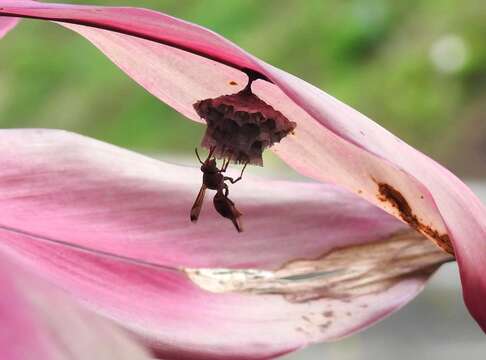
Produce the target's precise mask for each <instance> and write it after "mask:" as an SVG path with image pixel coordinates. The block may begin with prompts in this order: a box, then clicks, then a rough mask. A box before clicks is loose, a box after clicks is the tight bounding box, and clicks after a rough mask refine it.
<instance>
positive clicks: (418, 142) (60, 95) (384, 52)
mask: <svg viewBox="0 0 486 360" xmlns="http://www.w3.org/2000/svg"><path fill="white" fill-rule="evenodd" d="M64 2H71V3H91V4H94V3H98V4H103V5H128V6H144V7H149V8H153V9H157V10H161V11H164V12H166V13H168V14H171V15H174V16H177V17H180V18H183V19H186V20H189V21H193V22H196V23H198V24H201V25H203V26H206V27H208V28H210V29H212V30H215V31H217V32H219V33H220V34H222V35H224V36H225V37H227V38H229V39H231V40H233V41H234V42H236V43H237V44H239V45H240V46H242V47H243V48H245V49H246V50H248V51H250V52H251V53H253V54H255V55H257V56H258V57H260V58H262V59H263V60H265V61H267V62H270V63H271V64H273V65H275V66H278V67H280V68H282V69H284V70H286V71H288V72H291V73H293V74H295V75H298V76H299V77H301V78H303V79H305V80H307V81H308V82H311V83H313V84H315V85H317V86H318V87H320V88H322V89H324V90H326V91H327V92H329V93H331V94H332V95H334V96H336V97H337V98H339V99H341V100H343V101H345V102H346V103H348V104H350V105H352V106H353V107H355V108H356V109H358V110H360V111H361V112H363V113H365V114H366V115H368V116H369V117H371V118H373V119H374V120H375V121H377V122H378V123H380V124H382V125H383V126H384V127H386V128H387V129H389V130H391V131H392V132H394V133H395V134H397V135H398V136H400V137H401V138H402V139H404V140H405V141H407V142H408V143H410V144H411V145H413V146H414V147H416V148H418V149H420V150H422V151H423V152H425V153H427V154H429V155H430V156H432V157H433V158H435V159H437V160H439V161H440V162H441V163H442V164H445V165H446V166H447V167H448V168H449V169H451V170H452V171H453V172H455V173H456V174H457V175H459V176H460V177H462V178H464V179H466V180H467V181H469V182H470V183H471V184H472V186H473V188H474V189H475V190H476V191H477V192H478V193H479V194H480V195H481V196H482V197H483V199H485V198H486V191H485V188H486V187H485V184H486V183H484V182H483V181H484V179H486V119H485V117H486V2H485V1H478V0H463V1H458V0H457V1H454V0H421V1H417V0H390V1H386V0H362V1H357V0H355V1H351V0H305V1H281V0H266V1H258V0H232V1H229V0H221V1H210V0H171V1H169V0H165V1H162V0H161V1H156V0H153V1H148V0H145V1H142V0H140V1H135V0H98V1H89V0H85V1H82V2H81V1H64ZM0 127H2V128H10V127H15V128H17V127H51V128H62V129H67V130H71V131H75V132H78V133H82V134H85V135H88V136H91V137H95V138H98V139H100V140H103V141H107V142H111V143H114V144H116V145H120V146H123V147H127V148H130V149H133V150H136V151H141V152H145V153H148V154H153V155H155V156H161V157H163V158H173V157H178V158H181V159H189V157H190V156H192V151H193V149H194V146H195V145H196V144H198V143H199V141H200V139H201V137H202V134H203V131H204V128H203V126H202V125H199V124H195V123H193V122H191V121H187V120H185V119H183V118H182V117H181V116H180V115H179V114H178V113H176V112H175V111H173V110H172V109H170V108H168V107H167V106H166V105H165V104H163V103H161V102H160V101H158V100H157V99H155V98H153V97H152V96H151V95H149V94H147V93H146V92H145V91H144V90H143V89H142V88H141V87H139V86H138V85H137V84H135V83H134V82H133V81H132V80H130V79H129V78H127V77H126V76H125V75H124V74H123V73H122V72H121V71H120V70H119V69H118V68H117V67H115V66H114V65H113V64H112V63H111V62H110V61H109V60H107V59H106V58H105V57H104V56H102V55H101V54H100V53H99V51H98V50H97V49H95V48H94V47H93V46H92V45H90V44H89V43H88V42H87V41H86V40H84V39H83V38H81V37H79V36H77V35H75V34H74V33H72V32H70V31H68V30H65V29H63V28H61V27H59V26H57V25H55V24H50V23H45V22H39V21H34V20H26V21H23V22H22V24H21V25H20V26H19V27H18V28H17V29H16V30H15V31H13V32H12V33H10V34H9V35H8V36H7V37H6V38H5V39H3V40H2V41H1V42H0ZM266 161H267V162H268V163H269V164H270V166H271V167H272V168H276V169H277V168H278V169H279V170H278V171H279V172H280V173H285V171H286V170H285V168H284V165H282V164H281V163H279V162H278V160H276V159H275V158H273V157H270V158H269V159H267V160H266ZM289 176H290V175H289ZM485 304H486V300H485ZM392 356H393V358H394V359H396V360H399V359H408V358H410V357H411V356H413V357H415V358H418V359H425V358H427V359H429V358H430V359H433V358H437V359H439V358H440V359H442V360H446V359H458V358H460V357H462V358H465V359H484V357H485V356H486V341H485V338H484V335H483V334H482V333H481V332H480V330H479V329H478V328H477V326H476V325H475V324H474V323H473V321H472V320H471V319H470V316H469V315H468V313H467V311H466V310H465V309H464V305H463V303H462V299H461V295H460V286H459V279H458V276H457V269H456V267H455V265H452V264H450V265H447V266H446V267H445V268H444V269H443V270H442V271H441V272H440V273H439V274H438V276H436V278H435V279H434V281H433V282H432V285H431V286H430V287H429V288H427V290H426V291H425V292H424V294H423V295H422V296H420V297H419V298H418V299H417V300H416V301H414V302H413V303H412V304H411V305H409V306H408V307H407V308H406V309H404V310H402V311H401V312H399V313H398V314H396V315H394V316H392V317H391V318H390V319H388V320H386V321H384V322H383V323H382V324H380V325H378V326H376V327H374V328H373V329H371V330H368V331H366V332H364V333H363V334H362V335H358V336H355V337H353V338H351V339H348V340H345V341H342V342H338V343H335V344H326V345H319V346H315V347H311V348H310V349H308V350H304V351H302V352H300V353H297V354H295V355H290V356H288V357H286V358H287V359H289V360H290V359H294V360H295V359H323V358H332V359H340V360H343V359H389V358H390V357H392Z"/></svg>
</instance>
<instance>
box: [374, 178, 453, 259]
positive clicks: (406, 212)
mask: <svg viewBox="0 0 486 360" xmlns="http://www.w3.org/2000/svg"><path fill="white" fill-rule="evenodd" d="M377 184H378V191H379V195H378V199H380V200H381V201H384V202H388V203H389V204H391V205H392V206H393V207H394V208H395V209H397V210H398V213H399V215H400V217H401V218H402V220H403V221H405V222H406V223H407V224H409V225H410V226H411V227H412V228H414V229H415V230H417V231H419V232H421V233H422V234H424V235H427V236H428V237H429V238H431V239H432V240H433V241H434V242H435V243H436V244H437V246H439V247H440V248H441V249H442V250H444V251H446V252H448V253H449V254H452V255H454V248H453V247H452V244H451V241H450V238H449V235H448V234H440V233H439V232H438V231H437V230H435V229H433V228H432V227H431V226H430V225H427V224H424V223H422V222H421V221H420V219H419V218H418V217H417V216H416V215H415V214H414V212H413V210H412V208H411V207H410V204H409V203H408V201H407V200H406V199H405V197H404V196H403V195H402V194H401V193H400V191H398V190H397V189H395V188H394V187H393V186H391V185H389V184H386V183H377Z"/></svg>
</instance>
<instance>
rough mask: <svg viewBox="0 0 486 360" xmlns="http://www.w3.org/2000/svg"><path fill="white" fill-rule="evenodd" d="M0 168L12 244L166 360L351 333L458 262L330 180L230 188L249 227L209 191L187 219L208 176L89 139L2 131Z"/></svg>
mask: <svg viewBox="0 0 486 360" xmlns="http://www.w3.org/2000/svg"><path fill="white" fill-rule="evenodd" d="M0 167H1V168H2V171H1V172H0V204H1V206H2V211H1V212H0V237H1V238H2V242H1V243H0V247H1V249H3V250H4V251H6V252H8V254H9V255H11V256H12V257H14V258H15V259H17V260H18V261H20V262H21V263H22V264H24V265H25V266H28V267H29V268H30V269H32V270H33V271H36V272H37V273H39V274H41V275H42V276H44V277H46V278H47V279H49V280H50V281H51V282H53V283H55V284H57V285H59V286H60V287H62V288H64V289H65V290H67V291H68V292H69V293H71V294H73V295H74V296H75V297H76V298H79V299H81V300H82V301H83V302H84V303H86V304H87V305H88V306H90V307H91V308H92V309H93V310H95V311H97V312H99V313H100V314H103V315H104V316H106V317H109V318H111V319H114V320H115V321H117V322H119V323H120V324H122V325H124V326H126V327H127V328H128V329H129V330H131V331H132V332H134V333H136V334H138V335H139V336H140V337H141V338H143V339H144V340H145V341H147V343H149V344H151V345H152V346H153V347H154V348H155V349H156V350H157V351H158V354H159V355H161V356H164V357H166V358H195V357H196V356H199V357H202V358H206V359H208V358H214V359H250V358H268V357H271V356H276V355H279V354H282V353H285V352H288V351H291V350H293V349H296V348H300V347H302V346H305V345H306V344H309V343H312V342H317V341H324V340H333V339H337V338H340V337H343V336H346V335H349V334H351V333H354V332H356V331H358V330H360V329H363V328H365V327H367V326H369V325H371V324H372V323H374V322H376V321H378V320H380V319H381V318H383V317H384V316H386V315H388V314H389V313H391V312H393V311H395V310H397V309H398V308H400V307H401V306H403V305H404V304H405V303H407V302H408V301H410V299H412V298H413V297H414V296H415V295H416V294H417V292H419V291H420V290H421V288H422V286H423V284H424V282H425V281H426V280H427V278H428V277H429V276H430V274H431V273H432V272H433V270H434V269H435V268H436V267H437V266H438V265H439V264H441V263H443V262H444V261H448V260H450V257H448V256H447V254H445V253H443V252H442V251H440V250H438V249H437V248H436V247H435V246H434V245H433V244H432V243H430V242H429V241H428V240H426V239H425V238H424V237H422V236H421V235H418V234H417V233H415V232H413V231H410V230H408V229H407V227H406V226H404V225H403V224H402V223H401V222H399V221H397V220H396V219H394V218H393V217H392V216H390V215H388V214H386V213H385V212H383V211H382V210H381V209H379V208H377V207H374V206H372V205H370V204H369V203H367V202H365V201H363V200H361V199H359V198H358V197H356V196H354V195H353V194H350V193H348V192H345V191H344V190H341V189H339V188H337V187H335V186H331V185H324V184H313V183H291V182H281V181H268V180H267V181H263V180H258V179H252V178H251V177H247V178H246V179H245V182H243V183H241V184H238V185H235V186H234V187H233V189H234V191H233V192H232V193H231V194H230V195H231V197H232V199H233V200H234V201H235V203H236V204H237V206H238V208H239V209H240V210H241V211H242V212H243V213H244V215H243V220H244V226H245V232H243V233H241V234H239V233H237V232H236V231H235V230H234V228H233V227H232V224H231V223H230V222H229V221H227V220H226V219H223V218H221V217H220V216H219V215H218V214H217V213H216V212H215V210H214V209H212V208H211V206H210V205H211V204H210V200H211V196H212V194H211V193H209V192H208V194H207V197H208V199H207V200H209V201H207V202H206V204H205V206H204V208H203V211H202V213H201V216H200V219H199V221H198V223H197V224H191V223H190V221H189V209H190V207H191V205H192V202H193V200H194V197H195V196H196V194H197V191H198V187H199V186H200V181H201V180H200V171H199V169H196V168H188V167H180V166H175V165H169V164H165V163H162V162H158V161H156V160H153V159H150V158H147V157H143V156H141V155H137V154H134V153H132V152H129V151H126V150H123V149H120V148H117V147H114V146H111V145H108V144H104V143H101V142H98V141H95V140H92V139H89V138H85V137H82V136H78V135H74V134H70V133H66V132H62V131H49V130H2V131H0ZM233 193H234V196H233ZM94 249H95V250H94ZM411 260H413V261H411Z"/></svg>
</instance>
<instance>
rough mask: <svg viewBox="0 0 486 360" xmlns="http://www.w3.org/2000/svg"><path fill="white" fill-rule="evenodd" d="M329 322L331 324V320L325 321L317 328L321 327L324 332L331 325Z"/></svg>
mask: <svg viewBox="0 0 486 360" xmlns="http://www.w3.org/2000/svg"><path fill="white" fill-rule="evenodd" d="M331 324H332V321H331V320H329V321H326V322H325V323H324V324H320V325H319V329H321V331H322V332H324V331H326V330H327V329H328V328H329V326H331Z"/></svg>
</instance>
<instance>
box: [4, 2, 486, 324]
mask: <svg viewBox="0 0 486 360" xmlns="http://www.w3.org/2000/svg"><path fill="white" fill-rule="evenodd" d="M0 5H1V6H2V7H4V9H3V10H1V11H0V14H1V13H3V14H9V15H12V16H27V17H36V18H43V19H51V20H57V21H64V22H70V23H77V24H83V25H88V26H94V27H98V28H104V29H110V30H113V31H116V32H118V33H117V34H115V33H114V32H108V31H105V30H99V29H96V28H88V27H83V26H79V25H66V24H65V23H64V24H63V25H65V26H67V27H69V28H71V29H73V30H75V31H77V32H79V33H81V34H82V35H84V36H85V37H87V38H88V39H89V40H90V41H92V42H93V43H94V44H95V45H96V46H98V47H99V48H100V49H101V50H102V51H103V52H105V54H106V55H107V56H108V57H110V58H111V59H112V60H113V61H114V62H115V63H116V64H118V65H119V66H120V67H121V68H122V69H123V70H124V71H125V72H127V73H128V74H129V75H130V76H131V77H133V78H134V79H135V80H136V81H138V82H139V83H140V84H141V85H142V86H144V87H145V88H146V89H147V90H149V91H150V92H152V93H153V94H154V95H156V96H158V97H159V98H160V99H161V100H163V101H165V102H167V103H168V104H169V105H171V106H173V107H174V108H175V109H177V110H178V111H180V112H181V113H183V114H184V115H186V116H188V117H189V118H191V119H194V120H198V119H197V117H196V115H195V114H194V112H193V110H192V108H191V105H192V103H191V102H192V100H193V97H192V94H197V96H198V97H199V98H198V100H200V99H202V98H205V97H210V96H211V95H209V94H207V95H206V94H205V92H204V90H201V89H200V88H199V87H200V85H201V84H203V85H208V83H209V84H211V86H210V90H209V91H208V93H209V92H211V93H212V91H213V90H214V92H218V91H219V92H220V93H219V94H218V95H222V94H226V93H228V92H229V91H230V89H228V86H227V80H228V79H230V78H232V77H233V70H232V69H231V68H230V67H233V68H236V69H242V68H248V69H251V70H253V71H256V72H258V73H260V74H262V75H263V76H266V77H267V78H269V79H271V81H272V82H273V83H274V84H275V85H272V84H269V83H266V82H263V81H257V82H256V83H254V86H253V88H254V91H255V92H256V93H257V94H258V95H260V96H261V97H262V98H264V99H265V100H266V101H267V102H269V103H270V104H272V105H274V106H275V107H276V108H277V109H278V110H280V111H281V112H283V113H284V114H286V115H287V117H289V119H290V120H292V121H295V122H297V123H298V126H297V130H296V135H295V137H293V138H291V139H289V140H288V141H284V142H283V143H282V145H280V146H278V147H276V148H275V151H276V152H277V154H278V155H279V156H281V157H282V159H283V160H284V161H286V162H287V163H288V164H289V165H291V166H292V167H294V168H295V169H297V170H298V171H300V172H301V173H302V174H304V175H307V176H309V177H312V178H314V179H317V180H321V181H331V182H334V183H338V184H340V185H343V186H345V187H346V188H348V189H350V190H352V191H354V192H357V193H359V195H360V196H362V197H364V198H365V199H367V200H368V201H370V202H372V203H374V204H375V205H377V206H379V207H381V208H383V209H385V210H386V211H388V212H389V213H391V214H393V215H395V216H396V217H398V218H401V219H406V220H407V219H408V221H409V222H410V216H409V215H410V214H403V213H399V212H398V211H397V209H396V201H395V200H396V199H388V200H386V199H384V196H383V194H382V193H381V192H380V189H381V190H383V187H384V186H385V187H387V188H388V189H394V190H396V192H395V194H399V195H400V197H401V198H402V199H405V200H406V201H407V202H408V205H409V208H410V209H411V210H412V212H413V213H412V216H415V218H416V219H417V220H416V221H415V222H414V223H413V224H412V225H413V226H414V227H416V228H418V229H419V230H420V231H422V232H423V233H425V234H426V235H427V236H428V237H429V238H431V239H432V240H433V241H435V242H437V243H439V244H440V245H441V246H443V247H449V248H450V246H451V245H452V246H453V247H454V252H455V255H456V257H457V260H458V263H459V266H460V271H461V278H462V282H463V290H464V297H465V301H466V304H467V306H468V307H469V310H470V311H471V313H472V314H473V316H474V317H475V318H476V320H477V321H478V323H479V324H480V326H482V327H483V329H485V330H486V308H485V307H484V306H483V304H482V300H481V299H483V298H485V297H486V279H485V277H484V275H483V274H484V272H485V270H486V269H485V268H484V264H486V251H484V249H485V248H486V226H485V220H484V219H485V215H486V211H485V209H484V206H483V205H482V204H481V203H480V202H479V200H478V199H477V198H476V197H475V196H474V195H473V194H472V192H471V191H470V190H469V189H468V188H467V187H466V186H465V185H464V184H463V183H462V182H461V181H460V180H458V179H457V178H456V177H455V176H454V175H452V174H451V173H450V172H448V171H447V170H446V169H444V168H442V167H441V166H440V165H438V164H437V163H435V162H434V161H433V160H431V159H429V158H427V157H426V156H424V155H423V154H421V153H420V152H418V151H416V150H415V149H413V148H411V147H410V146H408V145H407V144H405V143H404V142H402V141H401V140H400V139H398V138H396V137H395V136H393V135H392V134H390V133H389V132H387V131H386V130H385V129H383V128H381V127H380V126H379V125H377V124H375V123H374V122H373V121H371V120H370V119H368V118H366V117H365V116H364V115H362V114H360V113H359V112H357V111H355V110H354V109H351V108H350V107H348V106H347V105H345V104H343V103H341V102H340V101H338V100H336V99H334V98H332V97H331V96H329V95H328V94H326V93H324V92H323V91H321V90H319V89H317V88H315V87H313V86H312V85H309V84H308V83H306V82H304V81H302V80H300V79H298V78H296V77H294V76H292V75H289V74H287V73H285V72H283V71H281V70H279V69H276V68H274V67H272V66H270V65H268V64H266V63H264V62H262V61H260V60H258V59H256V58H254V57H252V56H251V55H249V54H247V53H245V52H244V51H243V50H241V49H239V48H238V47H236V46H235V45H233V44H232V43H230V42H229V41H227V40H226V39H224V38H222V37H220V36H219V35H217V34H215V33H213V32H211V31H208V30H206V29H204V28H201V27H199V26H196V25H192V24H190V23H187V22H184V21H181V20H178V19H175V18H172V17H168V16H166V15H163V14H159V13H156V12H153V11H148V10H141V9H130V8H103V7H90V6H86V7H81V6H72V5H54V4H35V3H29V4H28V5H23V4H19V3H16V2H12V1H0ZM122 33H127V34H131V35H135V36H137V37H140V38H145V39H150V40H153V41H156V42H159V43H162V44H165V45H160V44H159V45H155V44H149V43H148V42H147V41H146V40H142V39H137V38H135V37H131V36H126V35H123V34H122ZM176 48H177V49H176ZM179 49H183V50H187V51H188V52H181V51H182V50H179ZM194 54H199V55H203V56H204V57H205V58H207V59H213V60H217V61H218V62H220V64H217V63H214V64H213V66H214V71H213V72H212V73H211V72H208V71H209V68H210V63H208V62H207V61H206V60H205V59H203V58H202V57H199V56H197V55H194ZM180 58H184V60H182V61H180V62H179V61H177V59H180ZM147 59H150V61H147ZM147 64H150V66H147ZM158 64H159V65H158ZM201 64H203V65H201ZM222 64H226V65H230V67H228V66H226V65H222ZM199 67H200V69H201V71H199V72H198V76H196V77H193V76H192V75H191V76H188V77H185V76H184V75H181V74H186V72H187V74H194V72H195V70H197V68H199ZM196 73H197V71H196ZM212 76H219V78H216V77H215V78H214V81H211V78H212ZM221 76H222V78H223V80H221ZM235 76H236V75H235ZM154 78H155V79H157V81H156V82H155V83H154V82H153V81H152V79H154ZM216 79H218V80H216ZM241 81H242V80H241V78H238V79H236V82H237V83H238V85H241ZM169 84H170V86H169ZM171 86H174V87H175V88H176V89H178V90H179V91H180V92H181V93H183V92H184V90H186V91H187V93H184V94H181V93H178V94H177V95H176V96H175V97H173V96H171V94H168V93H167V91H166V90H164V89H167V88H170V87H171ZM198 88H199V90H194V91H196V92H193V89H198ZM201 88H204V86H202V87H201ZM236 90H237V89H235V90H234V91H233V92H236ZM178 100H180V101H179V102H178ZM380 184H381V187H380Z"/></svg>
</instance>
